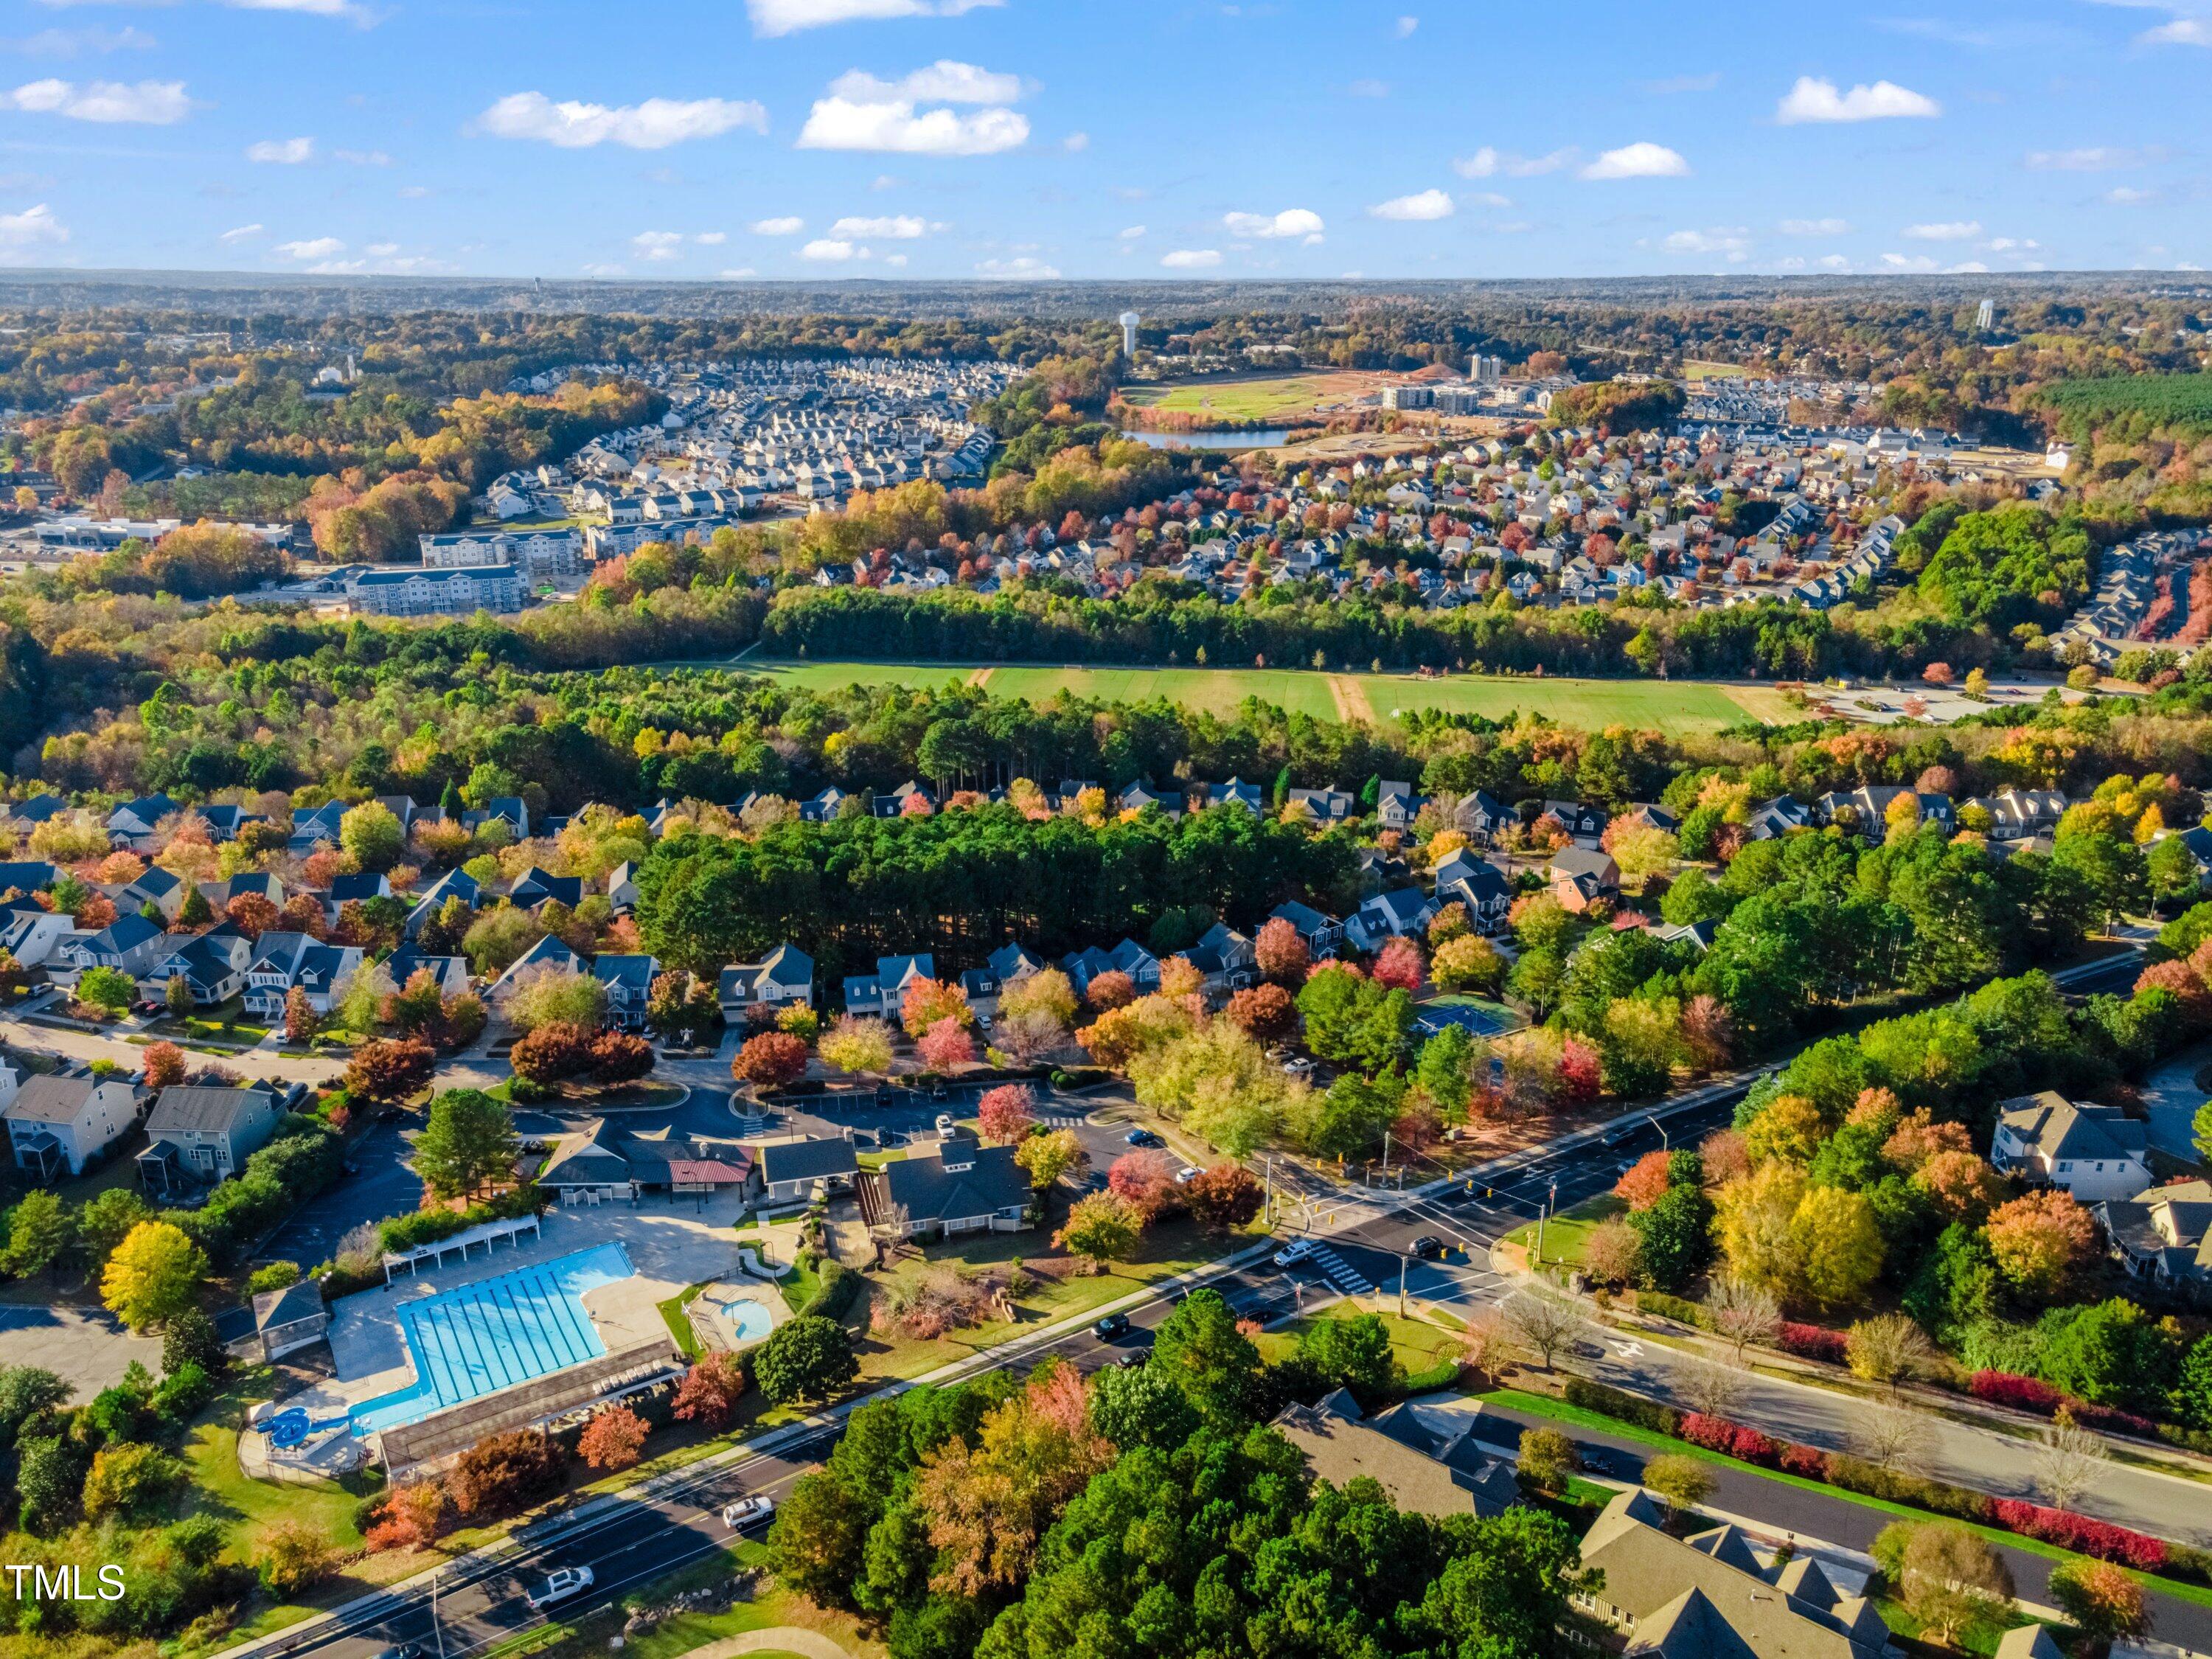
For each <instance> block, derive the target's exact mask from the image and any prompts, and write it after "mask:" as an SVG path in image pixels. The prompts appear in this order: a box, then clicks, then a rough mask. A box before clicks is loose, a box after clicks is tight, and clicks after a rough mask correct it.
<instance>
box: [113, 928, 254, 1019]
mask: <svg viewBox="0 0 2212 1659" xmlns="http://www.w3.org/2000/svg"><path fill="white" fill-rule="evenodd" d="M165 937H167V936H166V935H165ZM251 955H252V945H250V944H249V943H248V942H247V940H246V936H245V935H244V934H242V933H225V934H222V935H220V936H217V935H215V934H207V935H204V936H202V937H199V938H186V939H184V940H183V941H182V942H181V943H179V945H177V947H176V949H174V950H173V951H164V952H163V953H162V954H161V956H159V957H155V959H154V961H153V962H152V963H149V965H148V967H147V969H146V970H145V972H143V974H141V975H139V976H138V994H139V995H140V996H142V997H145V998H148V999H149V1000H160V999H161V998H165V997H167V995H168V994H169V981H171V980H173V979H181V980H183V981H185V988H186V989H187V990H189V991H190V992H191V995H192V1006H194V1007H196V1008H211V1007H214V1006H216V1004H218V1003H224V1002H228V1001H229V1000H231V998H233V997H234V996H236V995H238V994H239V993H240V992H241V991H243V990H244V989H245V988H246V963H247V960H248V959H249V957H251Z"/></svg>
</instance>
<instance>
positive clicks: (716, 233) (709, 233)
mask: <svg viewBox="0 0 2212 1659" xmlns="http://www.w3.org/2000/svg"><path fill="white" fill-rule="evenodd" d="M691 240H693V241H695V242H696V243H698V244H699V246H701V247H720V246H721V245H722V244H723V243H725V242H726V241H728V240H730V233H729V232H728V231H726V230H702V231H701V232H700V233H699V234H697V235H696V236H694V237H693V238H692V239H691Z"/></svg>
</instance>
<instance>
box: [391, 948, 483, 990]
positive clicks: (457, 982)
mask: <svg viewBox="0 0 2212 1659" xmlns="http://www.w3.org/2000/svg"><path fill="white" fill-rule="evenodd" d="M384 968H385V971H386V973H388V974H390V975H392V983H393V984H394V985H398V986H404V985H405V984H406V983H407V981H409V980H410V979H412V978H414V977H415V975H417V974H428V975H430V977H431V978H432V979H434V980H435V981H437V983H438V994H439V995H440V996H445V997H457V996H459V995H460V994H461V993H463V992H464V991H465V990H467V989H468V988H469V959H468V958H467V957H434V956H432V955H430V954H429V953H428V951H424V950H422V948H421V947H419V946H417V945H401V946H400V947H399V948H398V950H396V951H393V952H392V954H391V956H390V957H386V960H385V963H384Z"/></svg>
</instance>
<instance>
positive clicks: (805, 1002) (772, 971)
mask: <svg viewBox="0 0 2212 1659" xmlns="http://www.w3.org/2000/svg"><path fill="white" fill-rule="evenodd" d="M719 988H720V994H721V1000H722V1023H723V1024H726V1025H738V1024H744V1022H745V1021H746V1020H747V1019H765V1018H771V1017H772V1016H773V1015H774V1014H775V1011H776V1010H778V1009H780V1008H787V1007H793V1006H797V1007H801V1008H805V1007H811V1006H813V1002H814V958H813V957H810V956H808V955H807V954H806V952H805V951H802V950H800V949H799V947H798V946H797V945H777V946H776V947H775V950H773V951H769V953H768V954H767V955H766V956H764V957H762V958H761V959H760V960H759V961H758V962H738V963H731V964H730V966H728V967H727V968H725V969H722V972H721V975H720V987H719Z"/></svg>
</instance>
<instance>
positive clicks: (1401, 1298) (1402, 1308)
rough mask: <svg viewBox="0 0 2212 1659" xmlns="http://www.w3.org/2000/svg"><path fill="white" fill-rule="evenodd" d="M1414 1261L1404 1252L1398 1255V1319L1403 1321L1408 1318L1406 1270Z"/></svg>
mask: <svg viewBox="0 0 2212 1659" xmlns="http://www.w3.org/2000/svg"><path fill="white" fill-rule="evenodd" d="M1412 1261H1413V1258H1412V1257H1411V1256H1409V1255H1407V1254H1406V1253H1405V1252H1404V1251H1403V1250H1401V1251H1400V1252H1399V1253H1398V1317H1399V1318H1401V1319H1403V1318H1404V1317H1405V1316H1406V1269H1407V1267H1408V1266H1409V1265H1410V1264H1411V1263H1412Z"/></svg>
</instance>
